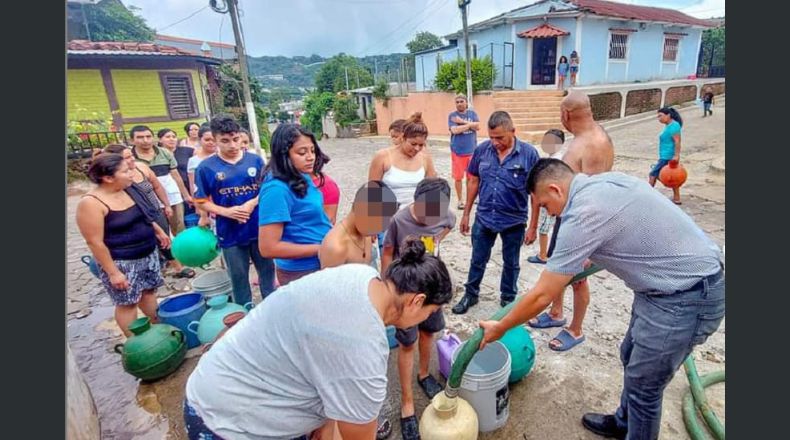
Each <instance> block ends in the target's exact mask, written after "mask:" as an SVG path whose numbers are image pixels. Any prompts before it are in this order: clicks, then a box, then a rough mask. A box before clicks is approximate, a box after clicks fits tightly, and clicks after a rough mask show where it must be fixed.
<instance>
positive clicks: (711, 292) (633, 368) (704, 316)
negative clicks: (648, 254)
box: [615, 271, 724, 440]
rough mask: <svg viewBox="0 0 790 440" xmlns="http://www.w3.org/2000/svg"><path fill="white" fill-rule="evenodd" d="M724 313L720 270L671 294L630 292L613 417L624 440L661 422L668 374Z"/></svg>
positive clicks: (647, 439)
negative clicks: (631, 301) (617, 404)
mask: <svg viewBox="0 0 790 440" xmlns="http://www.w3.org/2000/svg"><path fill="white" fill-rule="evenodd" d="M723 318H724V275H723V272H722V271H720V272H719V273H718V274H716V275H711V276H709V277H707V278H705V279H703V280H702V281H701V282H700V283H698V284H697V285H696V286H694V287H692V288H691V289H689V290H686V291H683V292H676V293H672V294H666V293H663V294H662V293H658V292H642V293H639V292H635V293H634V304H633V308H632V311H631V323H630V324H629V326H628V331H627V332H626V334H625V337H624V338H623V343H622V345H621V346H620V359H621V360H622V362H623V367H624V369H625V371H624V377H623V392H622V395H621V396H620V407H619V408H617V412H616V413H615V418H616V420H617V424H618V425H619V426H620V427H621V428H627V429H628V437H627V438H628V439H629V440H636V439H638V440H654V439H657V438H658V432H659V428H660V427H661V401H662V399H663V396H664V388H666V386H667V384H669V381H670V380H672V376H674V375H675V372H676V371H677V370H678V368H680V365H681V364H683V361H684V360H686V357H688V355H689V354H690V353H691V351H692V350H693V348H694V346H695V345H699V344H702V343H704V342H705V340H707V338H708V336H710V335H711V334H713V333H714V332H715V331H716V329H717V328H719V324H720V323H721V321H722V319H723Z"/></svg>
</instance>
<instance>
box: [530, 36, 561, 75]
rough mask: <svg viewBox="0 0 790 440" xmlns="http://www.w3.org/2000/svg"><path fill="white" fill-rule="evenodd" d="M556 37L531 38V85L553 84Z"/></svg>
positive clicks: (555, 65) (555, 66)
mask: <svg viewBox="0 0 790 440" xmlns="http://www.w3.org/2000/svg"><path fill="white" fill-rule="evenodd" d="M556 68H557V37H550V38H533V39H532V85H537V86H542V85H553V84H555V83H556V78H555V76H556V74H557V70H556Z"/></svg>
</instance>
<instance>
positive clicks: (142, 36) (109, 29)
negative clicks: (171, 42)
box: [72, 0, 156, 43]
mask: <svg viewBox="0 0 790 440" xmlns="http://www.w3.org/2000/svg"><path fill="white" fill-rule="evenodd" d="M83 8H84V9H83V10H84V11H85V19H86V21H87V23H88V29H89V30H90V39H91V41H139V42H149V43H150V42H153V41H154V37H155V35H156V32H155V31H154V30H153V29H151V28H150V27H148V25H147V24H146V22H145V19H143V18H142V17H140V16H138V15H137V14H136V13H135V12H136V11H139V8H135V7H133V6H132V7H130V8H129V9H127V8H126V7H125V6H124V5H123V3H121V2H120V0H102V1H100V2H99V3H96V4H85V5H83ZM72 25H73V26H82V27H84V25H83V24H82V23H73V24H72ZM78 35H82V34H81V33H78ZM86 37H87V36H86Z"/></svg>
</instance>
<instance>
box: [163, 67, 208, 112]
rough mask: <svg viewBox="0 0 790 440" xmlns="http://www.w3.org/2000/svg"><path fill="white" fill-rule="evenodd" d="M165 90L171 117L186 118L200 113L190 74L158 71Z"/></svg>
mask: <svg viewBox="0 0 790 440" xmlns="http://www.w3.org/2000/svg"><path fill="white" fill-rule="evenodd" d="M159 76H160V79H161V80H162V88H163V89H164V92H165V102H166V103H167V111H168V113H169V114H170V118H171V119H187V118H194V117H197V116H199V115H200V110H199V109H198V105H197V99H196V98H195V89H194V88H193V87H192V75H190V74H187V73H160V74H159Z"/></svg>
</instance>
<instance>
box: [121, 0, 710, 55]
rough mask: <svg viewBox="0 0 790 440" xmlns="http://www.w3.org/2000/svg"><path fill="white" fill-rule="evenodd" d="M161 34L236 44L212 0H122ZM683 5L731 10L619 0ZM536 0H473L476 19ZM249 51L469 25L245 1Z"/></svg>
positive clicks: (299, 48) (414, 1)
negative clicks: (211, 3) (209, 4)
mask: <svg viewBox="0 0 790 440" xmlns="http://www.w3.org/2000/svg"><path fill="white" fill-rule="evenodd" d="M122 1H123V3H124V4H125V5H126V6H135V7H138V8H140V10H139V11H137V13H138V14H139V15H141V16H142V17H143V18H145V20H146V22H147V23H148V25H149V26H151V27H152V28H154V29H155V30H156V31H157V32H158V33H162V34H165V35H173V36H179V37H184V38H193V39H197V40H206V41H219V42H223V43H233V41H234V40H233V28H232V26H231V23H230V18H229V17H228V14H219V13H216V12H214V11H213V10H212V9H211V8H209V7H208V3H209V2H208V0H122ZM614 1H618V2H619V3H631V4H639V5H644V6H648V5H649V6H657V7H665V8H671V9H677V10H680V11H682V12H685V13H686V14H688V15H691V16H693V17H698V18H710V17H719V16H724V0H652V1H651V0H614ZM531 3H534V1H532V0H472V2H471V4H470V6H469V24H473V23H477V22H479V21H483V20H485V19H488V18H491V17H493V16H495V15H498V14H500V13H502V12H506V11H510V10H512V9H516V8H519V7H522V6H526V5H528V4H531ZM218 4H220V5H221V4H222V0H219V1H218ZM239 9H240V11H241V23H242V31H243V34H244V42H245V45H246V50H247V54H248V55H252V56H263V55H270V56H274V55H284V56H296V55H304V56H309V55H312V54H318V55H321V56H324V57H328V56H332V55H335V54H337V53H340V52H345V53H347V54H350V55H355V56H365V55H378V54H388V53H392V52H407V50H406V43H407V42H409V41H410V40H411V39H412V38H413V37H414V35H415V34H416V33H417V32H420V31H428V32H431V33H434V34H436V35H439V36H443V35H447V34H450V33H453V32H455V31H457V30H459V29H461V26H462V25H461V14H460V11H459V9H458V3H457V0H239Z"/></svg>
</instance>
